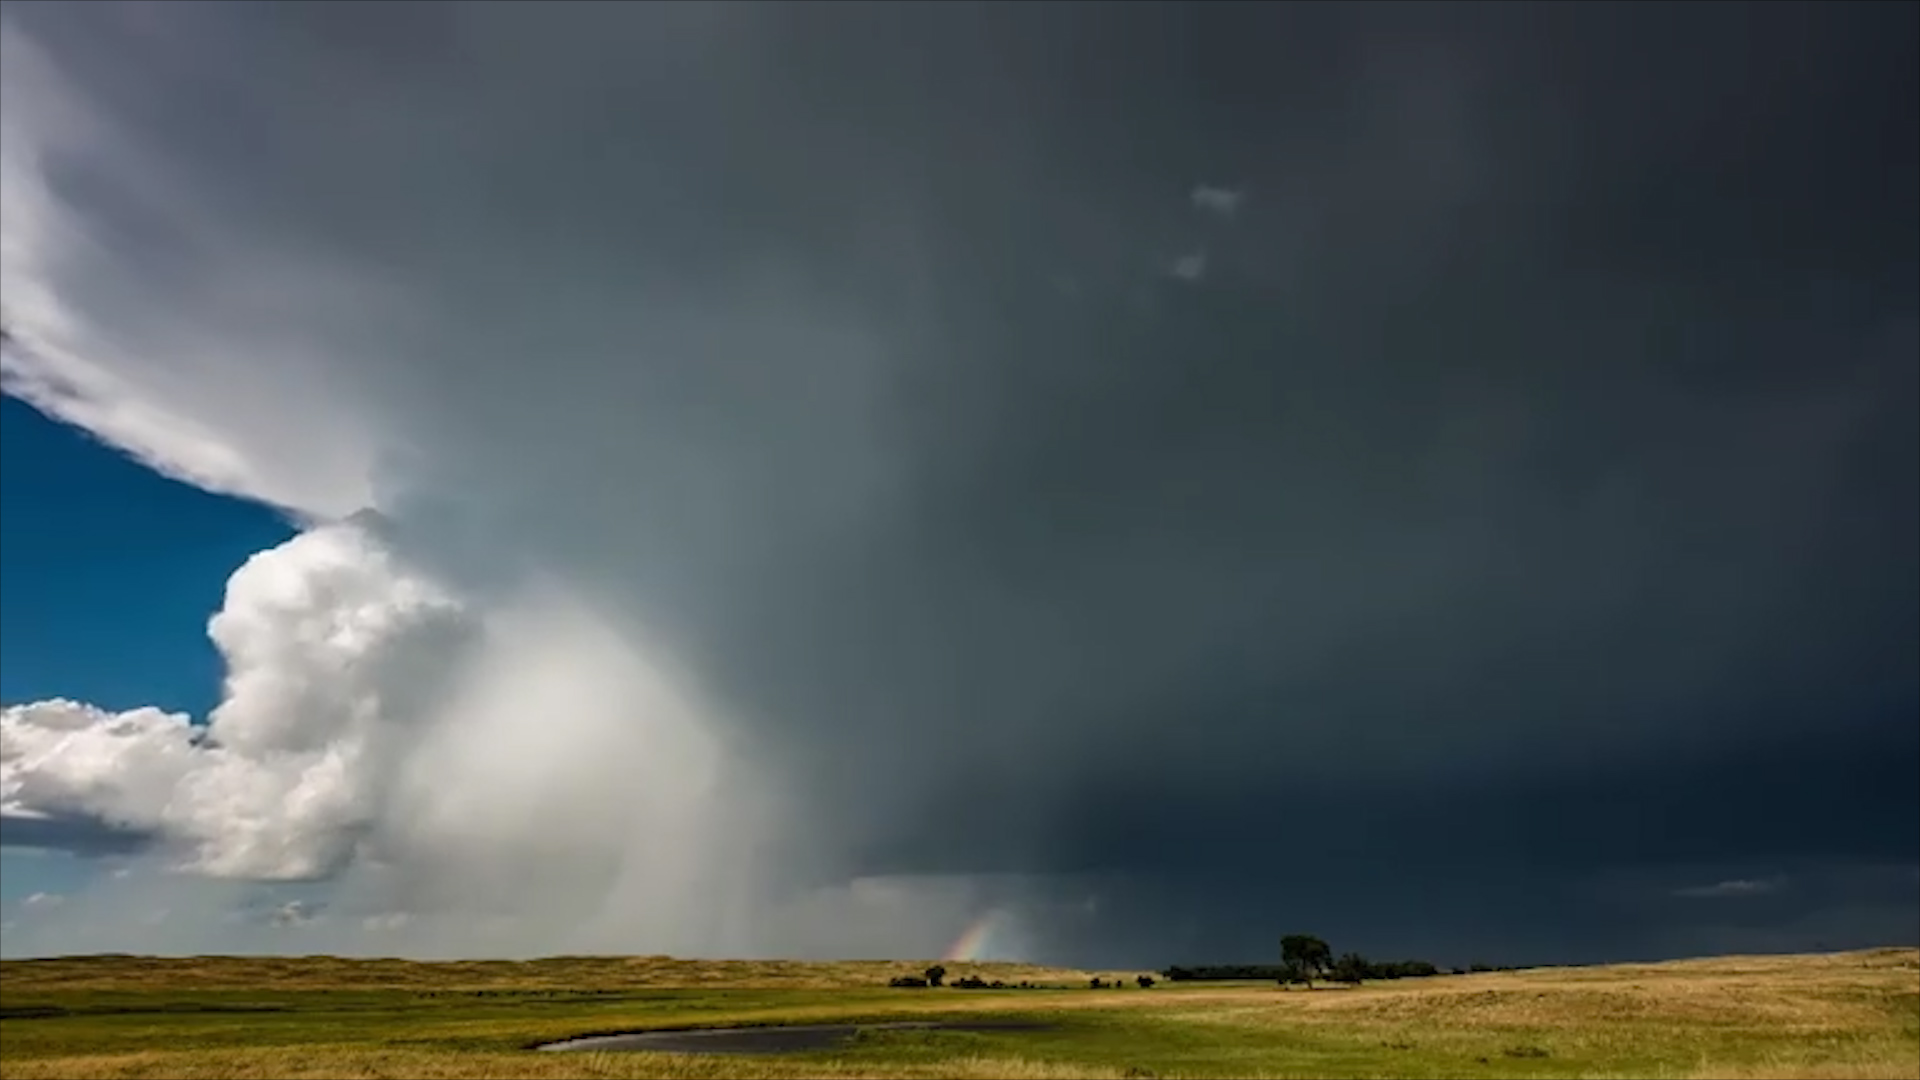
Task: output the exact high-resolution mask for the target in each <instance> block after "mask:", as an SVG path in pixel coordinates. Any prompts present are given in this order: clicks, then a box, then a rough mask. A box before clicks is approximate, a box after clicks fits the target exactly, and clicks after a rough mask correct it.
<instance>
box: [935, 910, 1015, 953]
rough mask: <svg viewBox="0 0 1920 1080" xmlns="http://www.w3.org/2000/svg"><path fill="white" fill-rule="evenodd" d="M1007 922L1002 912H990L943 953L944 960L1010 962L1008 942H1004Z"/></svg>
mask: <svg viewBox="0 0 1920 1080" xmlns="http://www.w3.org/2000/svg"><path fill="white" fill-rule="evenodd" d="M1005 924H1006V920H1005V919H1003V918H1001V916H1000V912H998V911H989V912H987V913H986V914H985V915H982V916H980V917H979V918H977V919H975V920H973V922H971V923H968V924H967V928H966V929H965V930H963V931H961V933H960V936H959V937H957V938H955V939H954V941H953V944H951V945H949V946H947V951H946V952H945V953H942V954H941V956H940V959H942V960H1008V959H1012V957H1011V956H1009V955H1007V952H1008V944H1009V943H1008V942H1007V941H1005V940H1003V939H1004V938H1005V937H1006V934H1005V933H1004V932H1003V931H1004V929H1005Z"/></svg>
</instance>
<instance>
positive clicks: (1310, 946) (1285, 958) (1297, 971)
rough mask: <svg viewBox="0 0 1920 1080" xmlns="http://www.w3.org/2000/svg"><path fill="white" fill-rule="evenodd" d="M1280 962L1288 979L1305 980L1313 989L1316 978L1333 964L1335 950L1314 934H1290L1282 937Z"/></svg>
mask: <svg viewBox="0 0 1920 1080" xmlns="http://www.w3.org/2000/svg"><path fill="white" fill-rule="evenodd" d="M1280 962H1281V963H1282V964H1284V965H1285V966H1286V968H1287V976H1288V981H1290V982H1293V981H1297V982H1304V983H1306V984H1307V989H1309V990H1311V989H1313V980H1314V978H1315V977H1316V976H1318V975H1319V974H1320V973H1321V972H1323V971H1325V970H1327V969H1328V968H1329V967H1332V966H1333V950H1332V949H1331V948H1328V947H1327V943H1326V942H1324V941H1321V940H1320V939H1319V938H1317V937H1314V936H1313V935H1312V934H1288V935H1287V936H1286V937H1283V938H1281V939H1280Z"/></svg>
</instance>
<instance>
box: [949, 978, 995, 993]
mask: <svg viewBox="0 0 1920 1080" xmlns="http://www.w3.org/2000/svg"><path fill="white" fill-rule="evenodd" d="M953 986H954V989H956V990H985V989H986V988H987V980H985V979H983V978H981V977H980V976H978V975H962V976H960V977H959V978H957V979H955V980H953Z"/></svg>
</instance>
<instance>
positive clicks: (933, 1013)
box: [0, 949, 1920, 1080]
mask: <svg viewBox="0 0 1920 1080" xmlns="http://www.w3.org/2000/svg"><path fill="white" fill-rule="evenodd" d="M918 966H920V965H916V964H910V963H899V964H879V963H846V964H802V963H745V962H742V963H706V962H693V961H674V960H668V959H665V958H659V957H654V958H644V959H620V958H561V959H552V960H540V961H532V962H527V963H507V962H468V963H445V964H421V963H411V962H406V961H398V960H365V961H353V960H338V959H332V958H325V957H309V958H287V959H221V958H210V959H191V960H155V959H145V958H135V957H100V958H88V959H63V960H45V961H11V962H5V963H4V964H0V1077H5V1078H14V1077H17V1078H20V1080H27V1078H31V1077H46V1078H76V1080H77V1078H88V1080H95V1078H103V1077H104V1078H111V1077H180V1078H199V1077H206V1078H211V1077H354V1078H361V1077H396V1078H399V1077H429V1078H439V1077H448V1078H452V1077H502V1078H504V1077H716V1078H717V1077H773V1076H796V1077H800V1076H804V1077H846V1078H855V1077H883V1076H901V1077H937V1076H951V1077H1008V1078H1041V1077H1062V1078H1067V1077H1146V1076H1158V1077H1188V1076H1192V1077H1211V1076H1233V1077H1255V1076H1271V1077H1293V1076H1303V1077H1304V1076H1326V1077H1336V1076H1353V1077H1362V1076H1396V1077H1440V1076H1493V1077H1519V1076H1568V1077H1575V1076H1619V1077H1626V1076H1640V1077H1662V1076H1667V1077H1692V1076H1703V1077H1752V1078H1759V1077H1855V1076H1857V1077H1920V951H1916V950H1913V949H1894V950H1879V951H1874V952H1862V953H1843V954H1836V955H1830V956H1799V957H1729V958H1721V959H1715V960H1697V961H1683V962H1678V963H1670V964H1654V965H1632V966H1615V967H1602V968H1547V969H1540V970H1535V971H1523V972H1512V973H1491V974H1483V975H1462V976H1451V977H1441V978H1433V979H1419V980H1406V981H1401V982H1394V983H1381V984H1377V985H1376V984H1369V985H1365V986H1362V987H1359V988H1351V989H1350V988H1344V987H1339V988H1336V987H1322V988H1316V989H1314V990H1311V991H1307V990H1300V989H1293V990H1281V989H1279V988H1277V987H1274V986H1272V985H1270V984H1233V983H1214V984H1200V985H1194V984H1182V985H1179V986H1168V985H1167V984H1165V983H1162V984H1161V985H1160V986H1156V987H1154V988H1152V989H1148V990H1142V989H1139V988H1137V987H1134V986H1132V985H1127V986H1126V987H1125V988H1124V989H1107V990H1091V989H1087V988H1086V987H1087V984H1086V979H1087V977H1088V975H1089V974H1090V973H1086V972H1077V971H1061V970H1058V969H1044V968H1031V967H1022V966H1017V965H997V964H960V963H954V964H949V965H948V966H949V967H950V968H952V969H954V970H953V972H952V976H953V977H958V976H959V975H962V974H967V973H975V972H977V973H979V974H980V975H981V976H983V977H984V978H987V979H989V980H991V979H1002V980H1005V981H1008V982H1019V981H1021V980H1028V981H1032V982H1036V983H1044V984H1052V987H1053V988H1049V989H1035V990H999V991H994V990H975V991H967V990H953V989H942V990H890V989H887V988H885V987H884V986H882V985H879V984H882V983H884V982H885V980H886V978H887V977H888V976H890V975H893V974H900V973H905V972H909V971H913V970H916V969H917V967H918ZM1099 974H1103V975H1106V976H1108V977H1111V976H1112V975H1114V974H1117V973H1113V972H1105V973H1099ZM941 1016H945V1017H953V1018H973V1019H984V1018H995V1019H1010V1020H1011V1019H1019V1020H1027V1021H1034V1022H1039V1023H1042V1024H1045V1025H1046V1027H1044V1028H1042V1029H1039V1030H1026V1031H1013V1030H1008V1031H987V1032H980V1031H971V1032H960V1031H898V1030H895V1031H863V1032H861V1033H860V1036H859V1037H858V1038H856V1039H855V1040H853V1041H852V1042H850V1043H847V1044H845V1045H842V1046H840V1047H837V1048H835V1049H834V1050H832V1051H830V1052H814V1053H804V1054H792V1055H781V1056H777V1057H737V1056H724V1057H719V1056H685V1055H671V1054H654V1053H574V1052H570V1053H536V1052H531V1051H529V1050H527V1049H526V1047H528V1046H530V1045H533V1044H536V1043H539V1042H543V1041H549V1040H555V1039H561V1038H565V1037H568V1036H573V1035H581V1034H588V1033H597V1032H613V1031H624V1030H638V1029H650V1028H677V1027H711V1026H721V1025H729V1024H778V1023H808V1022H815V1023H817V1022H822V1021H835V1022H877V1021H882V1020H887V1019H901V1018H928V1017H941Z"/></svg>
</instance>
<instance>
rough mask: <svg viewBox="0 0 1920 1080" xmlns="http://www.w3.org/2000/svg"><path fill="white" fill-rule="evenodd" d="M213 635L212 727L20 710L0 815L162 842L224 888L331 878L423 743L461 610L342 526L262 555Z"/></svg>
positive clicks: (232, 591) (9, 722)
mask: <svg viewBox="0 0 1920 1080" xmlns="http://www.w3.org/2000/svg"><path fill="white" fill-rule="evenodd" d="M208 630H209V633H210V634H211V635H212V637H213V639H214V642H215V643H216V644H217V645H218V646H219V648H220V651H221V653H222V655H223V656H224V657H225V659H226V662H227V665H228V673H227V683H226V694H225V698H224V700H223V701H222V703H221V704H220V706H219V707H218V708H217V709H215V710H214V712H213V715H212V716H211V717H209V718H208V722H207V724H206V725H205V726H204V727H202V726H197V725H195V724H193V723H192V722H190V720H189V719H188V718H187V717H185V716H182V715H180V714H176V713H165V712H161V711H159V710H157V709H150V708H149V709H133V710H129V711H126V712H120V713H109V712H106V711H103V710H101V709H97V708H94V707H93V706H90V705H85V704H81V703H77V702H72V701H65V700H58V699H56V700H51V701H40V702H33V703H30V704H24V705H10V706H7V707H6V709H5V711H4V713H0V812H4V813H6V814H9V815H17V816H26V817H34V816H40V817H83V818H90V819H94V820H97V821H99V822H101V823H102V824H104V825H106V826H109V827H113V828H120V829H127V830H134V831H139V832H147V833H153V834H157V835H158V836H160V837H161V838H163V839H165V840H167V841H171V842H174V843H178V844H180V845H182V846H183V847H185V848H186V849H187V850H188V858H189V860H190V862H191V864H192V865H193V866H195V867H196V868H198V869H200V870H202V871H204V872H206V873H209V874H213V875H217V876H229V877H254V878H303V877H314V876H319V875H322V874H325V873H327V872H329V871H331V870H332V869H334V868H336V867H337V866H338V865H339V864H340V863H341V862H342V861H343V860H344V859H345V858H346V857H347V856H348V855H349V854H350V851H351V849H352V847H353V845H354V844H355V842H356V841H357V840H358V838H359V836H360V834H361V832H362V831H363V830H364V829H365V828H366V827H367V825H368V824H369V823H370V822H371V821H372V820H373V818H374V816H375V814H376V813H377V811H378V809H379V807H378V803H377V799H376V794H377V785H378V783H379V780H380V776H381V770H382V768H383V756H384V755H385V754H386V753H387V746H386V744H394V743H398V742H403V741H404V740H405V739H407V738H409V737H410V736H409V733H408V732H407V731H406V725H407V724H408V723H409V722H418V721H419V720H420V716H419V715H418V710H419V701H420V699H421V694H422V692H423V690H424V689H426V688H427V687H430V686H432V685H433V683H434V681H435V680H436V679H438V678H443V677H444V676H445V674H446V668H447V666H448V665H449V664H450V663H451V661H452V659H453V657H454V656H455V654H456V653H457V651H458V649H459V647H460V645H461V644H462V643H463V642H464V641H465V639H466V636H467V632H468V623H467V617H466V615H465V613H464V612H463V611H462V609H461V607H460V605H459V604H458V603H456V602H455V601H454V600H452V599H451V598H450V597H449V596H448V595H447V594H446V593H445V592H443V591H442V590H441V589H439V588H438V587H437V586H435V585H433V584H431V583H429V582H428V581H426V580H425V579H423V578H420V577H417V576H414V575H412V574H410V573H408V572H407V571H405V570H404V569H402V568H401V567H400V566H399V564H398V562H397V561H396V560H395V558H394V557H393V556H392V554H391V553H390V552H389V551H387V550H386V548H385V547H384V546H383V545H382V544H381V543H380V541H378V540H377V539H376V538H375V537H374V536H373V535H372V534H371V533H370V532H369V531H368V530H367V529H365V528H363V527H361V526H360V525H359V524H357V523H344V524H340V525H334V526H328V527H324V528H320V529H316V530H313V531H311V532H307V533H304V534H302V535H300V536H297V537H295V538H294V539H292V540H290V541H288V542H287V543H286V544H284V545H282V546H281V547H278V548H275V549H273V550H271V551H267V552H263V553H261V554H259V555H256V556H254V557H253V558H252V559H249V560H248V561H247V563H246V564H245V565H244V566H242V567H241V568H240V569H239V570H238V571H236V572H235V573H234V575H233V578H232V580H231V581H230V582H229V583H228V586H227V597H226V604H225V606H224V607H223V608H222V609H221V610H220V612H219V613H218V614H217V615H215V616H214V617H213V619H212V621H211V623H210V624H209V627H208Z"/></svg>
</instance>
